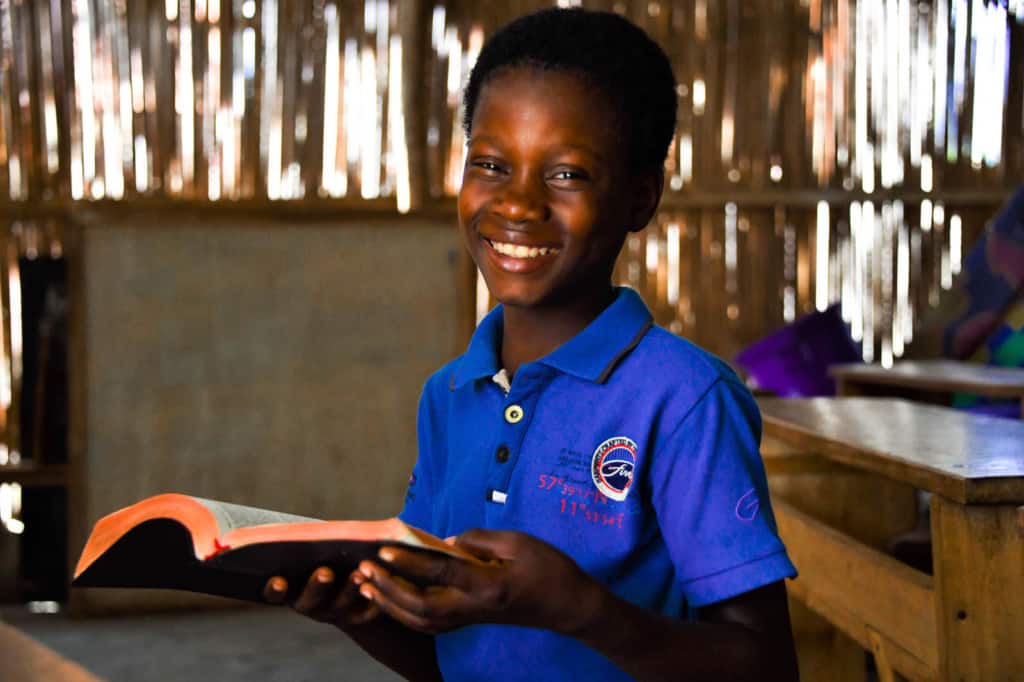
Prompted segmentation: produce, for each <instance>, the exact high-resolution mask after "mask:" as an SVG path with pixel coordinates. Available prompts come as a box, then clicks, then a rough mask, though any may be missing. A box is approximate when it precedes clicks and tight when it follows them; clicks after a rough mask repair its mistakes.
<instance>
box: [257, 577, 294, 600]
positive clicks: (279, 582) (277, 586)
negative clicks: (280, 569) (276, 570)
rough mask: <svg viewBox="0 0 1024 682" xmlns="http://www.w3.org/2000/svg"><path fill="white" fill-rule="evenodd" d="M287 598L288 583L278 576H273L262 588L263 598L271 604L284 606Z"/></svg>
mask: <svg viewBox="0 0 1024 682" xmlns="http://www.w3.org/2000/svg"><path fill="white" fill-rule="evenodd" d="M287 597H288V581H287V580H285V579H284V578H282V577H281V576H279V575H275V576H273V577H272V578H271V579H270V580H268V581H267V584H266V585H264V586H263V598H264V599H266V600H267V601H268V602H270V603H271V604H284V603H285V600H286V598H287Z"/></svg>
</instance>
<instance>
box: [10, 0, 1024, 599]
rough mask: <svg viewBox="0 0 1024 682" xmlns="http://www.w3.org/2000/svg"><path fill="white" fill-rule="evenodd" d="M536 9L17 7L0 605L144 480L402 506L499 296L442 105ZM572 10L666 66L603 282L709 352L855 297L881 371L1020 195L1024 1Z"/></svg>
mask: <svg viewBox="0 0 1024 682" xmlns="http://www.w3.org/2000/svg"><path fill="white" fill-rule="evenodd" d="M551 4H552V3H551V2H547V3H543V2H527V1H522V0H520V1H513V0H502V1H495V2H491V1H488V2H458V1H455V0H452V1H448V2H425V1H422V0H365V1H364V0H358V1H356V0H352V1H350V0H339V1H331V0H313V1H311V2H298V1H295V2H292V1H289V0H280V1H278V0H259V1H257V0H131V1H130V2H129V1H128V0H8V1H7V2H2V3H0V307H2V333H0V600H2V601H5V602H9V603H30V604H31V605H32V608H33V609H35V610H42V611H49V610H57V609H60V608H61V605H62V604H64V603H65V602H66V600H67V598H68V592H67V587H66V584H67V579H68V567H69V562H71V561H73V560H74V559H75V558H77V553H78V551H79V549H80V548H81V546H82V544H83V542H84V538H85V535H86V533H87V531H88V529H89V528H90V527H91V525H92V523H93V522H94V521H95V520H96V519H97V518H99V517H100V516H102V515H103V514H106V513H108V512H110V511H112V510H114V509H116V508H119V507H121V506H124V505H127V504H129V503H131V502H134V501H136V500H138V499H139V498H141V497H144V496H147V495H151V494H155V493H158V492H164V491H168V490H176V491H181V492H186V493H191V494H197V495H203V496H209V497H214V498H218V499H225V500H232V501H236V502H240V503H244V504H253V505H258V506H264V507H268V508H276V509H281V510H286V511H291V512H295V513H300V514H306V515H313V516H318V517H323V518H360V517H363V518H373V517H382V516H390V515H392V514H394V513H395V512H397V510H398V509H399V508H400V506H401V500H402V495H403V492H404V488H405V484H406V480H407V476H408V472H409V470H410V468H411V466H412V463H413V461H414V458H415V451H416V444H415V410H416V401H417V398H418V394H419V389H420V387H421V385H422V382H423V381H424V380H425V379H426V377H427V376H428V375H429V374H430V372H431V371H432V370H433V369H435V368H437V367H439V366H440V365H441V364H443V363H444V362H445V361H446V360H447V359H448V358H450V357H452V356H454V355H455V354H457V353H459V352H461V350H462V348H463V347H464V344H465V342H466V340H467V339H468V337H469V334H470V333H471V331H472V329H473V326H474V325H475V323H476V321H477V320H478V319H480V318H481V317H482V316H483V314H485V313H486V311H487V310H488V309H489V307H490V306H491V305H492V302H491V301H490V300H489V299H488V296H487V292H486V289H485V288H484V287H483V286H482V284H481V282H480V281H479V280H478V278H477V276H476V273H475V270H474V268H473V266H472V263H471V262H469V261H468V259H467V258H466V257H465V255H464V254H463V251H462V249H461V246H460V245H459V243H458V239H457V235H456V233H455V230H454V229H453V226H454V221H455V207H454V199H453V197H454V195H455V193H456V191H457V188H458V186H459V183H460V176H461V172H462V163H463V144H464V140H463V136H462V132H461V123H460V107H459V104H460V93H461V88H462V85H463V83H464V82H465V79H466V77H467V75H468V73H469V70H470V69H471V68H472V65H473V63H474V60H475V58H476V55H477V53H478V52H479V50H480V47H481V45H482V42H483V40H484V39H485V38H486V37H487V36H488V35H489V34H490V33H491V32H493V31H494V30H495V28H496V27H498V26H500V25H501V24H502V23H504V22H506V21H508V20H509V19H511V18H513V17H515V16H518V15H520V14H522V13H525V12H528V11H531V10H535V9H539V8H541V7H545V6H550V5H551ZM557 4H559V5H573V4H582V5H583V6H585V7H588V8H594V9H606V10H612V11H616V12H620V13H623V14H625V15H627V16H628V17H629V18H631V19H632V20H634V21H635V22H636V23H638V24H639V25H640V26H642V27H643V28H644V29H646V30H647V31H648V32H649V33H650V34H651V35H652V36H653V37H654V38H656V39H657V40H658V41H659V42H660V43H661V44H662V45H663V46H664V48H665V49H666V51H667V52H668V54H669V55H670V57H671V59H672V63H673V66H674V69H675V74H676V77H677V79H678V83H679V85H678V97H679V124H678V128H677V132H676V136H675V138H674V140H673V143H672V148H671V150H670V154H669V158H668V161H667V164H666V169H667V188H666V193H665V198H664V201H663V204H662V208H661V211H660V212H659V213H658V215H657V217H656V218H655V220H654V221H653V222H652V224H651V225H650V226H649V228H648V229H647V230H646V231H644V232H641V233H638V234H636V235H633V236H631V237H630V239H629V241H628V243H627V246H626V249H625V251H624V253H623V256H622V259H621V261H620V263H619V265H618V269H617V278H618V279H619V280H620V282H621V283H624V284H628V285H630V286H632V287H634V288H636V289H637V290H638V291H640V292H641V294H642V295H643V296H644V297H645V299H646V300H647V302H648V304H649V305H650V306H651V308H652V310H653V311H654V312H655V315H656V317H657V321H658V322H659V323H660V324H663V325H665V326H666V327H668V328H669V329H670V330H672V331H673V332H676V333H678V334H681V335H683V336H686V337H688V338H690V339H692V340H694V341H696V342H697V343H699V344H700V345H702V346H704V347H706V348H708V349H710V350H711V351H713V352H715V353H718V354H720V355H722V356H723V357H725V358H727V359H731V358H733V357H734V356H735V355H736V353H737V352H738V351H739V350H741V349H742V348H744V347H745V346H747V345H749V344H750V343H752V342H754V341H755V340H757V339H759V338H761V337H763V336H764V335H766V334H768V333H770V332H773V331H775V330H778V329H779V328H781V327H783V326H784V325H786V324H787V323H789V322H792V321H794V320H796V319H797V318H798V317H800V316H801V315H804V314H807V313H811V312H814V311H825V310H826V309H828V308H829V306H831V305H832V304H838V305H837V308H836V310H837V311H838V313H839V314H841V316H842V319H843V320H844V321H845V322H846V324H847V325H848V328H849V329H850V332H851V335H852V337H853V340H854V341H855V342H856V343H857V353H858V354H859V355H860V357H862V358H863V360H865V361H869V362H878V363H881V364H882V365H883V366H889V365H891V364H892V363H893V362H894V360H897V359H898V358H900V357H901V356H903V355H904V354H905V353H907V352H910V351H912V349H913V348H914V342H915V337H919V336H920V335H921V332H922V330H924V329H926V328H927V320H928V318H929V315H931V314H932V313H933V312H934V311H936V310H938V309H940V308H941V306H942V302H943V299H944V296H945V292H946V291H948V290H950V289H951V288H952V287H953V283H954V279H955V278H956V277H957V275H958V274H959V273H960V271H961V269H962V267H963V264H964V259H965V253H966V252H967V249H968V248H969V247H970V245H971V244H972V243H974V242H975V241H976V240H977V239H978V238H979V237H980V236H982V235H983V234H984V232H985V230H986V226H987V224H988V223H989V221H990V220H991V219H992V218H993V216H994V215H995V214H996V212H997V210H998V209H999V207H1000V205H1001V204H1003V202H1004V201H1005V200H1006V199H1007V197H1008V196H1009V194H1010V193H1011V191H1012V190H1013V189H1014V187H1015V185H1016V184H1018V183H1019V182H1020V181H1021V179H1022V178H1024V2H1022V1H1021V0H1000V1H986V0H934V1H933V0H760V1H758V2H744V1H741V0H663V1H628V2H626V1H621V2H610V1H588V2H583V3H578V2H577V3H573V2H559V3H557ZM72 597H73V602H72V605H73V607H74V608H77V609H79V610H81V611H82V612H105V611H108V610H123V609H125V608H136V607H138V606H139V604H138V603H137V602H138V601H139V599H138V598H137V597H133V596H131V595H129V596H124V595H118V594H116V593H115V594H109V593H104V594H102V595H94V594H83V593H79V592H76V594H74V595H72ZM161 599H163V601H161ZM143 601H145V602H146V604H147V606H154V605H161V604H163V605H166V604H167V603H169V601H172V600H170V599H169V598H161V597H159V596H158V597H147V598H146V599H145V600H143Z"/></svg>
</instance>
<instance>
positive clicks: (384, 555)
mask: <svg viewBox="0 0 1024 682" xmlns="http://www.w3.org/2000/svg"><path fill="white" fill-rule="evenodd" d="M377 556H379V557H380V558H381V559H383V560H384V561H394V560H395V551H394V550H393V549H391V548H390V547H381V548H380V551H379V552H377Z"/></svg>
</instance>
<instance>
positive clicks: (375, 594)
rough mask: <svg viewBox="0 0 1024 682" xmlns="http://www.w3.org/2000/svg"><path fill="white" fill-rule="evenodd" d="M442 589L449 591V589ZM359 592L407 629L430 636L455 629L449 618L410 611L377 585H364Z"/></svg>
mask: <svg viewBox="0 0 1024 682" xmlns="http://www.w3.org/2000/svg"><path fill="white" fill-rule="evenodd" d="M442 589H446V590H447V589H449V588H442ZM359 592H360V594H362V595H363V597H365V598H366V599H368V600H370V601H372V602H373V603H374V604H375V605H377V606H378V607H379V609H380V611H381V612H382V613H385V614H387V615H388V616H390V617H391V618H392V619H394V620H395V621H397V622H399V623H401V624H402V625H404V626H406V627H407V628H411V629H413V630H418V631H420V632H426V633H429V634H436V633H438V632H442V631H444V630H448V629H451V627H453V625H452V624H451V622H450V621H449V620H448V618H446V617H442V616H441V615H439V614H437V613H433V612H431V613H427V614H424V613H417V612H415V611H410V610H409V609H407V608H405V607H404V606H402V605H400V604H399V603H398V602H396V601H395V600H394V599H393V598H392V597H390V596H389V595H387V594H384V593H383V592H382V591H381V590H380V589H379V588H378V586H377V585H376V584H375V583H372V582H367V583H364V584H363V585H361V586H360V587H359Z"/></svg>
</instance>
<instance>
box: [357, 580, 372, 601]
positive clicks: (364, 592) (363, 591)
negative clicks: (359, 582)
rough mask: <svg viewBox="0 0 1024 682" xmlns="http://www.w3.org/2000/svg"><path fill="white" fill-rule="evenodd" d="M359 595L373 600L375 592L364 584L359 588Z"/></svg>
mask: <svg viewBox="0 0 1024 682" xmlns="http://www.w3.org/2000/svg"><path fill="white" fill-rule="evenodd" d="M359 594H361V595H363V597H365V598H366V599H373V590H372V589H371V588H370V586H369V585H366V584H364V585H363V586H361V587H360V588H359Z"/></svg>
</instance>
